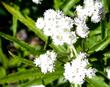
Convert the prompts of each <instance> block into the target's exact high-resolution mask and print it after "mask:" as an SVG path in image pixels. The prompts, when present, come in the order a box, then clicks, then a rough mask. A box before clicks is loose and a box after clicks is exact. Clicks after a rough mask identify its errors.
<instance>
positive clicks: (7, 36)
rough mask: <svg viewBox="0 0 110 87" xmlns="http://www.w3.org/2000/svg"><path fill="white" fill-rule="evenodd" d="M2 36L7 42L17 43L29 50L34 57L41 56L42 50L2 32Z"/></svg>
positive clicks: (0, 33) (0, 34)
mask: <svg viewBox="0 0 110 87" xmlns="http://www.w3.org/2000/svg"><path fill="white" fill-rule="evenodd" d="M0 36H1V37H3V38H5V39H7V40H10V41H13V42H15V43H17V44H18V45H20V47H22V48H24V49H25V50H27V51H28V52H30V53H32V54H34V55H37V54H41V50H36V49H35V48H34V47H32V46H30V45H29V44H27V43H25V42H24V41H21V40H18V39H16V38H14V37H12V36H10V35H7V34H4V33H2V32H0Z"/></svg>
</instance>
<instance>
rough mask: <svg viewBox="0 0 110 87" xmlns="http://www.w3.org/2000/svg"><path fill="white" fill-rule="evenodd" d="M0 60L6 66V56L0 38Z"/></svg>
mask: <svg viewBox="0 0 110 87" xmlns="http://www.w3.org/2000/svg"><path fill="white" fill-rule="evenodd" d="M0 60H1V63H2V64H3V67H4V68H8V58H7V57H6V55H5V54H4V53H3V50H2V41H1V38H0Z"/></svg>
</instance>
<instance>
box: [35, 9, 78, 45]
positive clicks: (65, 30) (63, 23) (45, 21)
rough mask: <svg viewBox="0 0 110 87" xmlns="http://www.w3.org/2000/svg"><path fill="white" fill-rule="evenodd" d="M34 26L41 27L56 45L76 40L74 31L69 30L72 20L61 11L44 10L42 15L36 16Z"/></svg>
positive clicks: (71, 42)
mask: <svg viewBox="0 0 110 87" xmlns="http://www.w3.org/2000/svg"><path fill="white" fill-rule="evenodd" d="M36 26H37V27H38V28H40V29H42V30H43V32H44V34H45V35H47V36H51V38H52V40H53V42H54V43H55V44H56V45H63V44H64V43H66V44H69V45H71V44H73V43H75V42H76V40H77V37H76V34H75V32H73V31H71V28H72V27H73V20H72V19H71V18H70V17H67V16H64V14H63V13H62V12H61V11H54V10H53V9H49V10H46V11H45V12H44V17H43V18H38V20H37V22H36Z"/></svg>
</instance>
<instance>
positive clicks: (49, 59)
mask: <svg viewBox="0 0 110 87" xmlns="http://www.w3.org/2000/svg"><path fill="white" fill-rule="evenodd" d="M56 57H57V54H56V53H55V52H54V51H47V52H46V53H45V54H41V55H40V56H39V57H38V58H36V59H35V60H34V64H36V66H38V67H40V68H41V72H42V73H44V74H45V73H47V72H53V71H54V66H55V65H54V63H55V61H56Z"/></svg>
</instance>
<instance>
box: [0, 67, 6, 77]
mask: <svg viewBox="0 0 110 87" xmlns="http://www.w3.org/2000/svg"><path fill="white" fill-rule="evenodd" d="M5 75H6V70H5V69H4V68H3V67H0V78H2V77H4V76H5Z"/></svg>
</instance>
